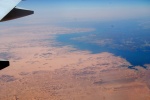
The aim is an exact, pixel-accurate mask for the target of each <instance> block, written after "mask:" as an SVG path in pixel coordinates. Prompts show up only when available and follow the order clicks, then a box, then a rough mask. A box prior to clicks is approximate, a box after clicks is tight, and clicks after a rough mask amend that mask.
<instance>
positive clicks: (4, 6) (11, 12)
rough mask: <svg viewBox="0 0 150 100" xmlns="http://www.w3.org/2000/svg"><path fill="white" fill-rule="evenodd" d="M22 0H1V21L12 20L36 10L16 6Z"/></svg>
mask: <svg viewBox="0 0 150 100" xmlns="http://www.w3.org/2000/svg"><path fill="white" fill-rule="evenodd" d="M20 1H22V0H0V21H7V20H12V19H16V18H20V17H24V16H27V15H31V14H33V13H34V12H33V11H31V10H26V9H22V8H16V5H17V4H18V3H19V2H20Z"/></svg>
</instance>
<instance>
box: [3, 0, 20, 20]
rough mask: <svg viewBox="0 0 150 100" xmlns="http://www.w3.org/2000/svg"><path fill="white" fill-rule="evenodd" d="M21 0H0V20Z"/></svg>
mask: <svg viewBox="0 0 150 100" xmlns="http://www.w3.org/2000/svg"><path fill="white" fill-rule="evenodd" d="M20 1H21V0H0V20H2V19H3V18H4V17H5V16H6V15H7V14H8V13H9V12H10V11H11V10H12V9H13V8H14V7H15V6H16V5H17V4H18V3H19V2H20Z"/></svg>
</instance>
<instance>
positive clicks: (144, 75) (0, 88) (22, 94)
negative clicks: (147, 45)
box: [0, 26, 150, 100]
mask: <svg viewBox="0 0 150 100" xmlns="http://www.w3.org/2000/svg"><path fill="white" fill-rule="evenodd" d="M92 30H93V29H82V28H80V29H79V28H64V27H56V26H34V27H33V26H32V27H30V26H19V27H7V28H6V27H1V28H0V45H1V46H0V58H1V59H2V58H4V59H8V60H10V63H11V65H10V66H9V67H8V68H6V69H3V70H1V71H0V100H150V79H149V78H150V65H149V64H147V65H145V66H147V68H146V69H144V68H142V67H140V66H136V68H137V70H135V69H129V68H128V66H130V65H131V64H130V63H129V62H128V61H126V60H125V59H123V58H121V57H119V56H115V55H113V54H111V53H108V52H103V53H99V54H92V53H90V52H89V51H81V50H77V49H75V48H73V47H72V46H67V45H66V46H61V45H59V44H61V43H59V42H57V41H55V36H56V34H64V33H65V34H66V33H68V34H71V33H72V34H73V33H75V32H88V31H92Z"/></svg>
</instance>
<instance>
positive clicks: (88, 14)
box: [17, 0, 150, 23]
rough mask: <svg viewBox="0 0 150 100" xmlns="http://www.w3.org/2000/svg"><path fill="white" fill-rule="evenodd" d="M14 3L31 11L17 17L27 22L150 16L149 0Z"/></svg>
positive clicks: (55, 0)
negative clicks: (21, 16) (23, 16)
mask: <svg viewBox="0 0 150 100" xmlns="http://www.w3.org/2000/svg"><path fill="white" fill-rule="evenodd" d="M17 6H19V7H23V8H27V9H33V10H34V11H35V14H34V15H32V16H29V17H25V18H21V19H19V21H24V20H27V21H28V22H30V23H32V22H33V23H41V22H42V23H44V22H60V21H73V20H78V21H89V20H90V21H109V20H124V19H135V18H141V17H143V18H144V17H147V18H148V17H150V0H26V1H22V2H21V3H20V4H18V5H17ZM17 20H18V19H17Z"/></svg>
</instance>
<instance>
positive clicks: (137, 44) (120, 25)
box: [56, 21, 150, 68]
mask: <svg viewBox="0 0 150 100" xmlns="http://www.w3.org/2000/svg"><path fill="white" fill-rule="evenodd" d="M79 25H81V24H79ZM86 25H87V26H86ZM86 25H85V26H86V27H89V28H95V31H93V32H85V33H72V34H61V35H57V38H56V40H57V41H58V42H60V43H61V45H71V46H73V47H75V48H77V49H80V50H88V51H90V52H91V53H94V54H95V53H101V52H110V53H113V54H114V55H116V56H121V57H123V58H125V59H126V60H127V61H128V62H130V63H131V64H132V65H133V66H136V65H140V66H143V67H144V64H150V46H145V43H150V29H144V28H143V27H141V26H139V23H138V22H136V21H116V22H99V23H98V22H97V23H91V24H89V25H88V24H86ZM83 26H84V25H83ZM82 37H83V38H82ZM103 39H111V40H112V41H113V42H112V43H108V44H105V45H99V44H97V43H94V42H93V41H95V40H96V41H99V40H103ZM123 41H126V42H123ZM128 41H131V42H130V43H128ZM130 68H131V67H130Z"/></svg>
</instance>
